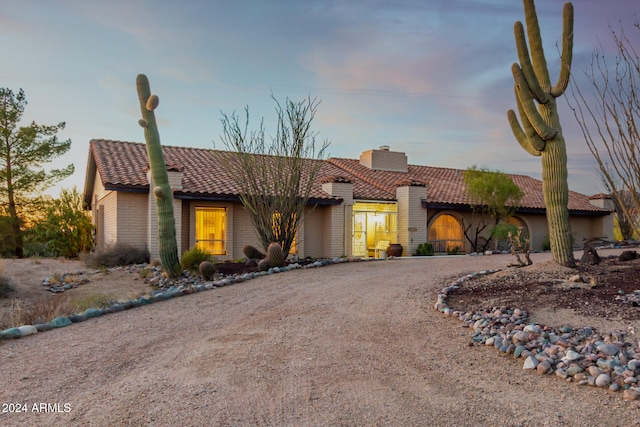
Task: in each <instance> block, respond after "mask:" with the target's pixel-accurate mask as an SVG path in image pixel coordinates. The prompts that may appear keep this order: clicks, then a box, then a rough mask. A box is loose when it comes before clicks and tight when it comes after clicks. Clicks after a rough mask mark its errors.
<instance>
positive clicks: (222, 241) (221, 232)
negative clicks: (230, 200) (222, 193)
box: [196, 207, 227, 255]
mask: <svg viewBox="0 0 640 427" xmlns="http://www.w3.org/2000/svg"><path fill="white" fill-rule="evenodd" d="M226 241H227V210H226V209H225V208H211V207H199V208H196V246H198V248H200V249H202V250H205V251H207V252H209V253H211V254H212V255H226V254H227V246H226Z"/></svg>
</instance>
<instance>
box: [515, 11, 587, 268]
mask: <svg viewBox="0 0 640 427" xmlns="http://www.w3.org/2000/svg"><path fill="white" fill-rule="evenodd" d="M524 12H525V20H526V24H527V37H528V39H529V48H530V49H531V52H529V50H528V49H527V40H526V38H525V34H524V28H523V26H522V23H521V22H520V21H518V22H516V23H515V26H514V33H515V38H516V47H517V49H518V60H519V62H520V64H517V63H514V64H513V65H512V67H511V71H512V73H513V78H514V80H515V95H516V104H517V107H518V112H519V113H520V119H521V121H522V127H520V123H519V122H518V119H517V118H516V114H515V113H514V111H513V110H509V112H508V114H507V116H508V118H509V124H510V125H511V130H512V131H513V134H514V135H515V137H516V139H517V140H518V142H519V143H520V145H521V146H522V147H523V148H524V149H525V150H526V151H527V152H528V153H529V154H532V155H534V156H542V190H543V194H544V203H545V206H546V208H547V222H548V223H549V240H550V243H551V253H552V256H553V259H554V260H555V261H556V262H557V263H558V264H560V265H564V266H566V267H573V266H575V260H574V258H573V250H572V244H573V242H572V237H571V228H570V225H569V209H568V202H569V188H568V185H567V149H566V145H565V141H564V137H563V135H562V128H561V127H560V118H559V116H558V109H557V105H556V98H557V97H559V96H561V95H562V94H563V93H564V91H565V89H566V88H567V85H568V84H569V76H570V73H571V57H572V50H573V5H572V4H571V3H565V5H564V8H563V12H562V19H563V28H562V54H561V61H562V63H561V68H560V76H559V78H558V82H557V83H556V84H555V86H551V80H550V79H549V70H548V69H547V62H546V60H545V57H544V51H543V49H542V38H541V37H540V27H539V25H538V17H537V15H536V9H535V6H534V3H533V0H524ZM536 103H537V106H538V108H536Z"/></svg>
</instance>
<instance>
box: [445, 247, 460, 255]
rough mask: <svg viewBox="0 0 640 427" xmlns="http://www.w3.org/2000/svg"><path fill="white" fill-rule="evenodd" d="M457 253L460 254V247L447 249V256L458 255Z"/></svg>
mask: <svg viewBox="0 0 640 427" xmlns="http://www.w3.org/2000/svg"><path fill="white" fill-rule="evenodd" d="M458 252H460V247H458V246H455V247H453V248H449V249H447V255H458Z"/></svg>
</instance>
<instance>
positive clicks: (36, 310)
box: [0, 294, 74, 329]
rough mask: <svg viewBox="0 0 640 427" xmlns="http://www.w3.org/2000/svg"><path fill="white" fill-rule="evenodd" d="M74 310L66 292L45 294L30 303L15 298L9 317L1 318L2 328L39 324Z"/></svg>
mask: <svg viewBox="0 0 640 427" xmlns="http://www.w3.org/2000/svg"><path fill="white" fill-rule="evenodd" d="M73 312H74V306H73V304H72V303H71V301H70V298H69V297H68V296H66V295H64V294H59V295H53V296H44V297H42V298H39V299H37V300H35V301H34V302H32V303H30V304H26V303H25V301H24V300H21V299H17V298H14V299H13V300H12V301H11V309H10V311H9V318H8V319H4V321H2V320H0V327H1V328H3V329H4V328H7V327H9V328H15V327H18V326H22V325H37V324H39V323H45V322H48V321H50V320H52V319H54V318H56V317H59V316H68V315H69V314H72V313H73Z"/></svg>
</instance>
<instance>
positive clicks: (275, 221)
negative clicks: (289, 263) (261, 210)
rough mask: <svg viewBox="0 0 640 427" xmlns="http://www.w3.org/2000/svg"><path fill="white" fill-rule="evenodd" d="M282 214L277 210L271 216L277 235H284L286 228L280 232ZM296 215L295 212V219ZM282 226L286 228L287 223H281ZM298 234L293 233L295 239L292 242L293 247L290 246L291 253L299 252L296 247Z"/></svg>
mask: <svg viewBox="0 0 640 427" xmlns="http://www.w3.org/2000/svg"><path fill="white" fill-rule="evenodd" d="M281 217H282V215H281V214H280V212H276V213H274V214H273V215H272V216H271V223H272V227H273V232H274V234H276V235H282V234H283V233H284V232H285V231H286V230H280V233H278V224H279V222H280V219H281ZM295 218H296V216H295V214H294V217H293V219H294V220H295ZM281 225H282V226H285V228H286V224H281ZM296 240H297V238H296V234H295V233H294V234H293V241H292V242H291V248H289V253H290V254H295V253H297V248H296Z"/></svg>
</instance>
